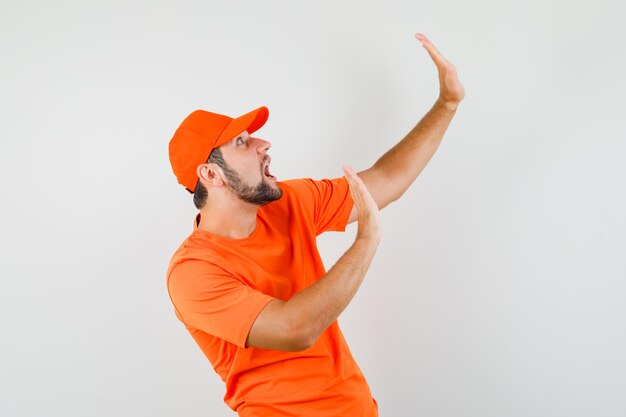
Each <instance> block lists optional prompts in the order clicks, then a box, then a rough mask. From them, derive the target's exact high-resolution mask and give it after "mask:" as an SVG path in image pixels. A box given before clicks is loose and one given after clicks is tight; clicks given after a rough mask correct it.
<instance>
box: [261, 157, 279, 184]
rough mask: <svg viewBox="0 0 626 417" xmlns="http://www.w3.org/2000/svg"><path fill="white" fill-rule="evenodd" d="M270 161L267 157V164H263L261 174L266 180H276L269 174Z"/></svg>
mask: <svg viewBox="0 0 626 417" xmlns="http://www.w3.org/2000/svg"><path fill="white" fill-rule="evenodd" d="M271 161H272V159H271V158H269V157H268V158H267V162H266V163H265V164H264V169H263V174H265V176H266V177H267V178H272V179H276V177H275V176H273V175H272V174H271V173H270V162H271Z"/></svg>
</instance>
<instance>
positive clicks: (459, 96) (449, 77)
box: [415, 33, 465, 108]
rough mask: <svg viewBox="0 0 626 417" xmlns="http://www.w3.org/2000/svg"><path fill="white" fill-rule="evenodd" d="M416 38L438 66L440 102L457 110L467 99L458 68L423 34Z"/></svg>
mask: <svg viewBox="0 0 626 417" xmlns="http://www.w3.org/2000/svg"><path fill="white" fill-rule="evenodd" d="M415 38H416V39H417V40H419V41H420V42H422V46H423V47H424V48H425V49H426V51H427V52H428V54H429V55H430V57H431V58H432V60H433V62H434V63H435V65H436V66H437V71H438V72H439V100H440V101H442V102H443V103H445V104H447V105H450V106H453V107H454V108H456V106H457V105H458V104H459V103H460V102H461V100H463V98H464V97H465V88H464V87H463V84H461V82H460V81H459V77H458V75H457V73H456V67H455V66H454V65H453V64H452V63H451V62H450V61H448V60H447V59H446V58H445V57H444V56H443V54H442V53H441V52H439V50H438V49H437V48H436V47H435V45H434V44H433V43H432V42H431V41H430V40H429V39H428V38H427V37H426V36H424V35H423V34H422V33H416V34H415Z"/></svg>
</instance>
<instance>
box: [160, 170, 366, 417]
mask: <svg viewBox="0 0 626 417" xmlns="http://www.w3.org/2000/svg"><path fill="white" fill-rule="evenodd" d="M279 185H280V187H281V188H282V189H283V196H282V198H280V199H279V200H276V201H274V202H272V203H269V204H267V205H265V206H263V207H261V208H260V209H259V211H258V214H257V225H256V229H255V230H254V232H253V233H252V234H251V235H250V236H248V237H247V238H245V239H230V238H227V237H224V236H219V235H215V234H212V233H209V232H207V231H204V230H202V229H198V228H197V222H198V221H199V216H200V215H199V214H198V216H197V217H196V221H195V222H194V230H193V232H192V233H191V235H190V236H189V237H188V238H187V239H186V240H185V241H184V242H183V243H182V245H181V246H180V247H179V248H178V249H177V250H176V252H175V254H174V256H173V257H172V260H171V262H170V265H169V268H168V271H167V283H168V290H169V294H170V297H171V300H172V303H173V305H174V311H175V314H176V316H177V317H178V319H179V320H180V321H181V322H182V323H183V324H184V325H185V327H186V328H187V330H188V331H189V333H190V334H191V336H192V337H193V338H194V339H195V341H196V343H197V344H198V345H199V347H200V348H201V349H202V351H203V352H204V354H205V355H206V357H207V358H208V359H209V361H210V362H211V364H212V365H213V368H214V370H215V371H216V372H217V374H218V375H219V376H220V377H221V379H222V381H224V383H225V385H226V394H225V396H224V402H225V403H226V404H227V405H228V406H229V407H230V408H231V409H232V410H233V411H237V412H238V414H239V415H240V416H242V417H252V416H255V417H260V416H272V417H280V416H301V417H306V416H315V417H325V416H328V417H331V416H332V417H336V416H346V417H357V416H358V417H375V416H377V415H378V405H377V403H376V400H375V399H374V398H372V394H371V392H370V389H369V386H368V384H367V381H366V380H365V377H364V376H363V374H362V372H361V370H360V369H359V367H358V365H357V364H356V362H355V360H354V358H353V357H352V354H351V353H350V350H349V349H348V345H347V343H346V341H345V339H344V337H343V334H342V332H341V330H340V329H339V325H338V323H337V321H335V322H334V323H332V324H331V325H330V326H329V327H328V328H327V329H326V330H325V331H324V333H322V335H321V336H320V337H319V339H318V340H317V341H316V342H315V344H314V345H313V346H311V347H310V348H309V349H307V350H305V351H303V352H282V351H274V350H266V349H258V348H254V347H248V348H246V347H245V341H246V338H247V335H248V333H249V331H250V328H251V327H252V324H253V323H254V320H255V319H256V317H257V316H258V314H259V313H260V312H261V310H263V308H264V307H265V305H266V304H267V303H268V302H269V301H270V300H272V299H274V298H278V299H281V300H283V301H287V300H289V299H290V298H291V297H292V296H293V295H294V294H296V293H297V292H299V291H301V290H303V289H305V288H306V287H308V286H310V285H311V284H312V283H314V282H315V281H316V280H317V279H319V278H320V277H321V276H322V275H324V274H325V273H326V271H325V269H324V265H323V263H322V260H321V258H320V255H319V253H318V251H317V246H316V243H315V239H316V236H317V235H319V234H321V233H323V232H325V231H331V230H332V231H344V230H345V227H346V224H347V221H348V218H349V216H350V211H351V210H352V206H353V205H354V202H353V200H352V196H351V195H350V191H349V187H348V183H347V181H346V179H345V177H340V178H336V179H332V180H329V179H324V180H321V181H316V180H312V179H309V178H305V179H297V180H287V181H284V182H279Z"/></svg>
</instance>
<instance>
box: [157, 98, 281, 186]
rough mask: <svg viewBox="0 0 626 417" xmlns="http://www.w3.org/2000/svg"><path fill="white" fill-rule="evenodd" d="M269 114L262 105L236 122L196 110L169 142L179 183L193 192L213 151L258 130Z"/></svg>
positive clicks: (222, 116) (225, 117)
mask: <svg viewBox="0 0 626 417" xmlns="http://www.w3.org/2000/svg"><path fill="white" fill-rule="evenodd" d="M269 114H270V111H269V110H268V108H267V107H265V106H261V107H259V108H258V109H255V110H252V111H251V112H249V113H246V114H244V115H243V116H240V117H237V118H236V119H233V118H232V117H229V116H224V115H223V114H217V113H211V112H208V111H205V110H196V111H194V112H193V113H191V114H190V115H189V116H187V117H186V118H185V120H183V122H182V123H181V124H180V126H178V129H176V133H174V136H173V137H172V139H171V140H170V147H169V148H170V163H171V164H172V170H173V171H174V174H176V178H177V179H178V182H179V183H180V184H182V185H184V186H185V188H186V189H187V191H189V192H190V193H193V192H194V191H195V190H196V184H197V183H198V174H197V173H196V168H197V167H198V165H200V164H204V163H205V162H206V161H207V159H208V158H209V155H210V154H211V151H213V148H218V147H220V146H222V145H223V144H225V143H226V142H228V141H229V140H231V139H233V138H234V137H235V136H237V135H238V134H240V133H241V132H243V131H244V130H247V131H248V133H252V132H255V131H257V130H259V129H260V128H261V127H262V126H263V125H264V124H265V122H266V121H267V118H268V117H269Z"/></svg>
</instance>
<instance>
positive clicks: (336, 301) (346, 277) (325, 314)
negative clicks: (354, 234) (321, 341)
mask: <svg viewBox="0 0 626 417" xmlns="http://www.w3.org/2000/svg"><path fill="white" fill-rule="evenodd" d="M377 247H378V243H377V242H374V241H372V240H369V239H357V240H356V241H355V242H354V243H353V244H352V246H351V247H350V248H349V249H348V250H347V251H346V253H345V254H344V255H343V256H342V257H341V258H339V259H338V260H337V262H336V263H335V265H334V266H333V267H332V268H330V269H329V270H328V272H327V273H326V275H324V276H323V277H321V278H320V279H319V280H317V281H316V282H315V283H313V284H312V285H310V286H309V287H307V288H305V289H304V290H302V291H300V292H299V293H297V294H296V295H294V296H293V297H291V299H289V301H288V302H287V303H286V305H285V308H287V311H288V314H289V316H290V317H292V318H293V322H294V323H298V326H299V327H300V328H303V329H305V330H304V331H303V332H302V333H303V334H306V335H307V336H306V339H307V346H310V345H312V344H313V343H315V341H316V340H317V339H318V338H319V336H320V335H321V334H322V333H323V332H324V330H326V328H328V326H330V325H331V324H332V323H333V322H334V321H335V320H337V318H338V317H339V315H340V314H341V312H342V311H343V310H344V309H345V308H346V306H347V305H348V303H350V301H351V300H352V298H353V297H354V294H356V292H357V290H358V289H359V286H360V285H361V282H362V281H363V278H364V277H365V273H366V272H367V270H368V268H369V266H370V263H371V262H372V259H373V258H374V254H375V253H376V248H377Z"/></svg>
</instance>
